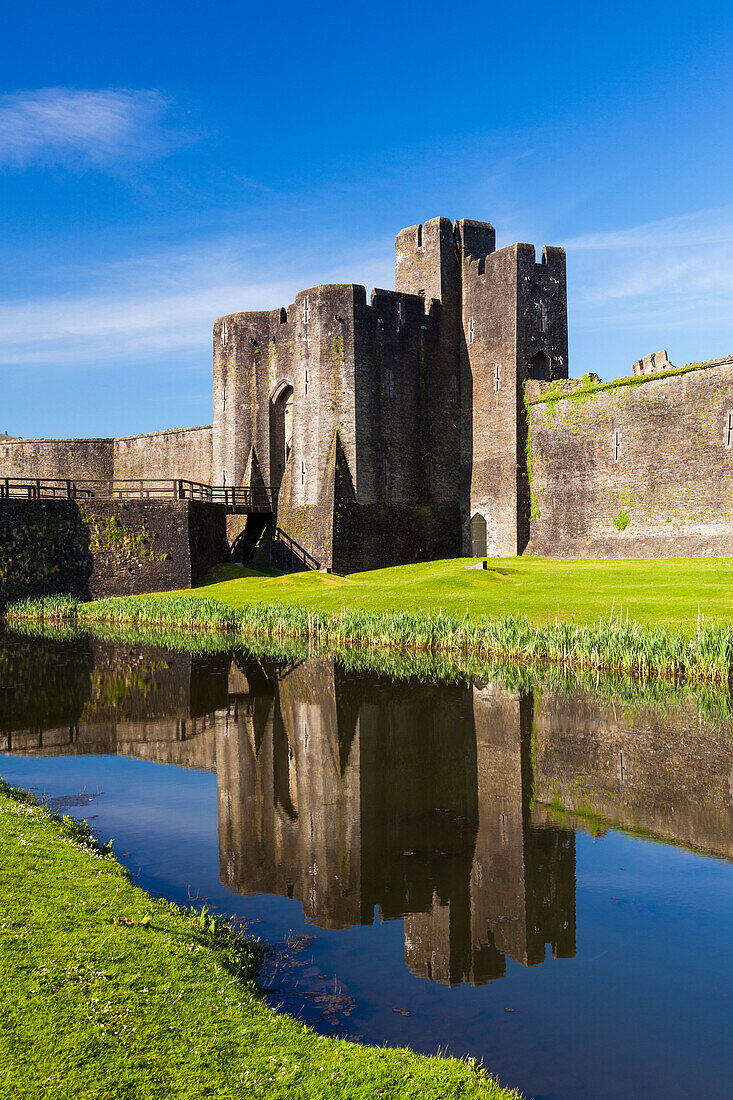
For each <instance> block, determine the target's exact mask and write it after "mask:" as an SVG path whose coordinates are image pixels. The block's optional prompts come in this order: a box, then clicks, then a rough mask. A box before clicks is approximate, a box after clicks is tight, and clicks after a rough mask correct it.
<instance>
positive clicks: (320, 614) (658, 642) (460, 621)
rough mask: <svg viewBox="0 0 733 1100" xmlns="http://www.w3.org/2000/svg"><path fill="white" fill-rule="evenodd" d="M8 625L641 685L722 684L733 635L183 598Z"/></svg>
mask: <svg viewBox="0 0 733 1100" xmlns="http://www.w3.org/2000/svg"><path fill="white" fill-rule="evenodd" d="M5 617H6V619H7V621H8V622H10V623H15V622H22V621H33V620H35V621H40V620H43V621H52V622H64V621H66V622H74V623H75V624H76V625H78V626H84V625H85V624H87V623H89V624H91V623H104V624H108V625H115V626H121V625H133V626H136V627H156V628H157V627H161V628H172V627H175V628H179V629H183V630H185V631H190V632H200V631H207V632H215V633H219V634H221V633H223V634H227V635H236V636H238V637H239V638H242V639H245V640H246V639H248V638H263V637H264V638H271V639H275V640H281V639H288V638H290V639H298V638H300V639H311V640H313V641H315V642H317V643H318V644H320V645H326V646H331V647H337V648H350V647H352V646H361V647H366V648H369V649H373V650H380V651H398V652H403V653H413V654H429V655H433V656H438V657H441V658H444V659H447V660H450V661H454V662H457V661H459V660H465V658H466V657H476V658H479V659H481V660H482V661H487V660H492V659H508V660H510V661H515V662H517V663H520V664H525V663H532V662H540V663H544V664H554V665H561V666H567V667H571V668H576V669H584V670H591V671H596V672H611V673H621V674H623V675H630V676H636V677H640V678H642V679H646V678H648V677H652V676H654V677H660V678H663V679H665V680H681V679H684V680H687V681H693V682H694V681H707V682H710V683H727V682H728V680H729V678H730V675H731V669H732V666H733V628H732V627H731V626H722V625H717V624H711V623H705V622H704V621H702V620H701V621H700V622H699V623H698V627H697V630H696V631H694V632H686V631H682V630H677V629H673V628H669V627H662V626H646V625H642V624H640V623H636V622H629V621H628V619H626V620H625V619H624V617H623V613H621V612H620V613H619V614H617V615H615V614H613V613H612V614H611V615H610V616H609V618H608V619H599V620H598V621H597V622H594V623H591V624H578V623H575V622H569V621H567V620H562V619H559V620H556V621H555V622H552V623H543V624H541V625H539V626H535V625H534V624H533V623H532V621H531V620H530V619H529V618H528V617H527V616H526V615H520V614H517V615H505V616H502V617H497V618H488V617H485V616H480V617H478V618H475V619H471V618H470V617H469V616H468V615H465V616H464V617H463V618H459V617H457V616H454V615H450V614H447V613H445V612H444V611H442V610H438V611H436V612H433V613H426V612H411V611H391V612H390V611H376V610H365V609H346V608H342V609H341V610H339V611H336V612H327V611H314V610H311V609H309V608H306V607H302V606H298V605H290V604H284V603H277V602H272V603H257V604H250V605H245V606H244V607H240V608H235V607H231V606H229V605H227V604H225V603H223V602H221V601H219V600H211V599H205V598H204V599H196V600H193V599H191V598H190V597H188V596H186V595H160V596H156V595H153V596H123V597H115V598H110V599H105V600H95V601H93V602H91V603H81V602H79V601H75V600H73V599H72V598H70V597H67V596H59V597H45V598H43V599H36V600H26V601H23V602H22V603H17V604H12V605H9V606H8V607H7V608H6V610H5Z"/></svg>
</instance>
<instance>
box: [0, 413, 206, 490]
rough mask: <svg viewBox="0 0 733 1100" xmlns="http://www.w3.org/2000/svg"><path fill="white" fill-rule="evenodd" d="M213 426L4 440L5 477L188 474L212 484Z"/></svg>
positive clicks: (1, 462) (0, 458) (0, 472)
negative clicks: (112, 435)
mask: <svg viewBox="0 0 733 1100" xmlns="http://www.w3.org/2000/svg"><path fill="white" fill-rule="evenodd" d="M211 435H212V429H211V427H210V426H205V427H197V428H174V429H169V430H166V431H162V432H148V433H147V434H145V435H133V436H126V437H123V438H119V439H22V440H17V441H16V442H2V443H0V477H15V478H17V477H21V478H25V477H28V478H44V479H48V480H54V481H55V480H65V479H67V478H70V479H71V480H72V481H111V480H112V479H118V480H123V481H124V480H129V479H132V478H171V479H172V478H185V479H186V480H188V481H199V482H202V483H204V484H206V485H208V484H210V483H211V480H212V478H211Z"/></svg>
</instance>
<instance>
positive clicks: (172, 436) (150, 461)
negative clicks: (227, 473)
mask: <svg viewBox="0 0 733 1100" xmlns="http://www.w3.org/2000/svg"><path fill="white" fill-rule="evenodd" d="M211 447H212V428H211V425H206V426H203V427H197V428H172V429H168V430H166V431H162V432H148V433H147V434H145V435H132V436H125V437H122V438H118V439H115V440H114V441H113V456H114V458H113V461H114V476H115V479H116V480H118V481H127V480H130V479H133V478H171V479H173V478H183V479H184V480H186V481H197V482H199V483H200V484H203V485H210V484H212V481H213V478H212V468H211V461H212V456H211Z"/></svg>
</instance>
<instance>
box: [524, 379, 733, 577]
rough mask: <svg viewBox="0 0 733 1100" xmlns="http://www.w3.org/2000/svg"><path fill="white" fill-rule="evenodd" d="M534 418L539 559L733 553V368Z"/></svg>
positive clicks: (539, 412) (572, 403) (544, 411)
mask: <svg viewBox="0 0 733 1100" xmlns="http://www.w3.org/2000/svg"><path fill="white" fill-rule="evenodd" d="M530 409H531V413H530V418H531V430H530V455H531V468H532V478H531V483H532V484H531V488H532V495H533V500H534V503H535V515H534V518H533V520H532V537H531V541H530V544H529V548H528V549H529V552H530V553H532V554H539V555H550V556H560V557H599V558H612V557H615V558H627V557H649V558H654V557H690V556H695V557H697V556H708V555H729V554H731V553H733V431H730V432H729V418H731V417H733V359H727V360H723V361H721V362H718V363H714V364H711V365H710V366H708V367H705V368H704V369H701V370H691V371H689V372H687V373H685V374H679V375H672V376H667V377H664V376H661V377H654V376H653V375H652V376H651V377H649V378H648V379H644V381H643V382H640V384H638V385H628V386H618V387H616V388H614V389H609V390H601V391H600V392H598V393H595V394H590V395H585V394H583V393H581V394H580V396H579V397H577V398H573V397H570V398H564V399H561V400H558V401H554V400H551V401H550V402H549V403H544V404H533V405H531V406H530Z"/></svg>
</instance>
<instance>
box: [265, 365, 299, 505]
mask: <svg viewBox="0 0 733 1100" xmlns="http://www.w3.org/2000/svg"><path fill="white" fill-rule="evenodd" d="M292 446H293V387H292V386H291V385H290V383H289V382H281V383H280V385H279V386H277V387H276V389H275V390H274V391H273V394H272V397H271V398H270V485H272V486H274V487H275V488H279V486H280V482H281V481H282V479H283V474H284V473H285V467H286V465H287V462H288V459H289V458H290V451H291V449H292Z"/></svg>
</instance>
